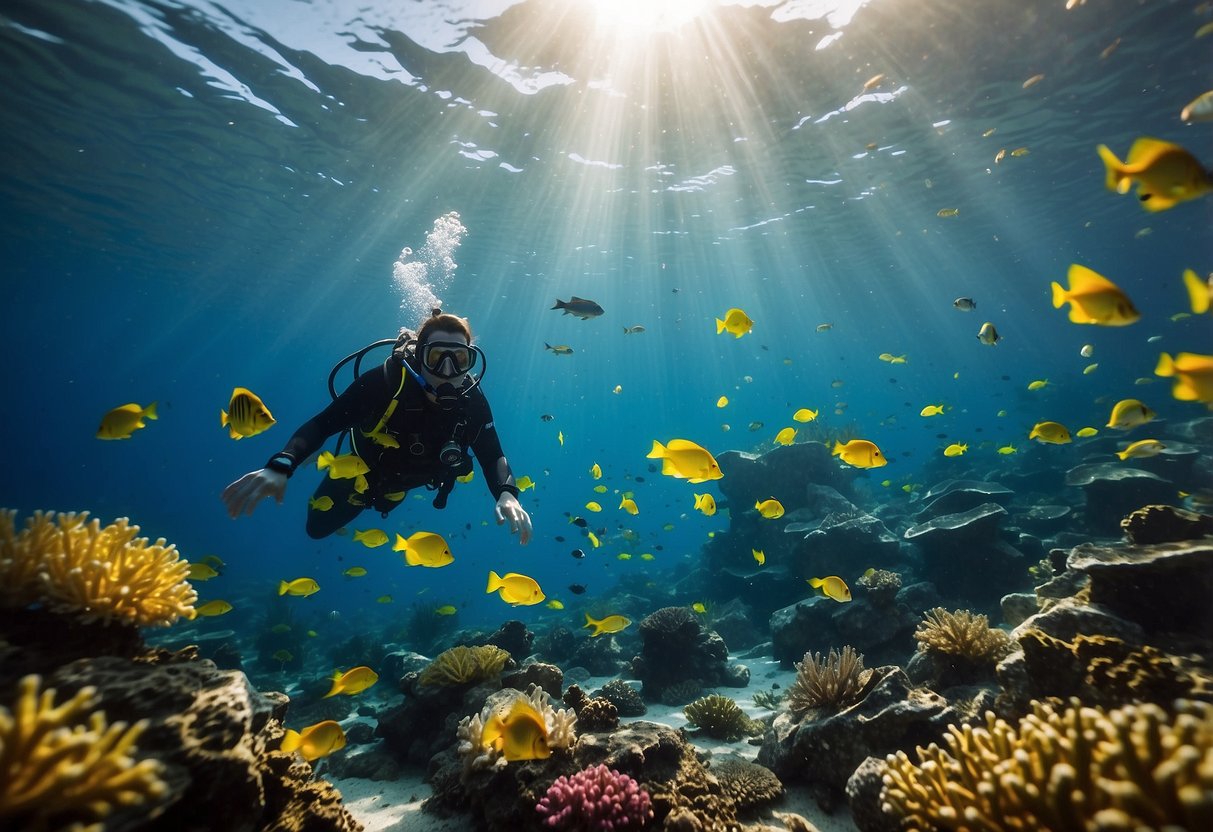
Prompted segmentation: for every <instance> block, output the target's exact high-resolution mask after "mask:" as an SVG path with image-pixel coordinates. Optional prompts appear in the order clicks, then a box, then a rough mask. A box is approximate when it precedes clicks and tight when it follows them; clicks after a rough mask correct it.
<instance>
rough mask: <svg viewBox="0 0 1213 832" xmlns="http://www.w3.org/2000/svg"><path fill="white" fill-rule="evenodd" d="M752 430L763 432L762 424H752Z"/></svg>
mask: <svg viewBox="0 0 1213 832" xmlns="http://www.w3.org/2000/svg"><path fill="white" fill-rule="evenodd" d="M750 430H762V422H750Z"/></svg>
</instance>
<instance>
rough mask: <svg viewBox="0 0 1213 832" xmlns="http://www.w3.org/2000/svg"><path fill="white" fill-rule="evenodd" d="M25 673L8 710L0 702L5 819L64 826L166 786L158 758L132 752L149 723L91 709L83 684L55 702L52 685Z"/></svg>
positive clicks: (0, 803) (0, 819) (0, 797)
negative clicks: (108, 718) (117, 719)
mask: <svg viewBox="0 0 1213 832" xmlns="http://www.w3.org/2000/svg"><path fill="white" fill-rule="evenodd" d="M41 685H42V679H41V677H39V676H36V675H30V676H26V677H24V678H22V679H21V682H20V683H19V690H20V694H19V697H18V700H17V703H16V705H15V707H14V708H13V710H12V711H11V712H10V711H9V710H8V709H6V708H3V707H0V826H3V827H5V828H11V829H30V830H36V829H48V828H60V827H61V826H63V825H64V824H65V823H66V822H69V821H73V820H99V819H102V818H105V817H106V816H107V815H109V813H110V812H111V811H113V809H115V808H116V807H119V806H134V805H139V804H142V803H144V802H146V801H147V800H151V799H155V798H157V797H160V796H161V795H163V794H164V793H165V791H166V786H165V784H164V782H163V781H162V780H161V779H160V777H159V774H160V772H161V770H162V766H161V764H160V763H159V762H157V761H155V760H142V761H136V760H135V759H134V758H133V757H132V756H131V753H132V752H133V751H134V745H135V741H136V740H137V739H138V738H139V735H140V734H141V733H142V732H143V730H144V728H145V727H146V722H138V723H136V724H134V725H129V726H128V725H127V724H126V723H124V722H115V723H114V724H113V725H110V724H108V723H107V722H106V719H105V714H104V713H103V712H101V711H92V712H91V713H89V711H90V709H91V708H92V707H93V705H94V702H95V694H96V691H95V689H94V688H91V687H86V688H83V689H81V690H80V691H79V692H78V693H77V694H76V695H75V696H74V697H72V698H71V699H69V700H68V701H67V702H64V703H63V704H62V705H59V706H58V707H56V706H55V704H54V700H55V691H54V690H45V691H42V692H41V693H39V688H40V687H41Z"/></svg>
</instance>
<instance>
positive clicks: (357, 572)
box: [341, 566, 366, 578]
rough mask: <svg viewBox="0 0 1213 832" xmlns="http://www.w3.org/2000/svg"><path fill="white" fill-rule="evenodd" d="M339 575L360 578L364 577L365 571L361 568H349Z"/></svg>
mask: <svg viewBox="0 0 1213 832" xmlns="http://www.w3.org/2000/svg"><path fill="white" fill-rule="evenodd" d="M341 574H342V575H345V576H346V577H347V578H361V577H363V576H365V575H366V569H365V567H362V566H351V567H350V568H349V569H347V570H345V571H344V572H342V573H341Z"/></svg>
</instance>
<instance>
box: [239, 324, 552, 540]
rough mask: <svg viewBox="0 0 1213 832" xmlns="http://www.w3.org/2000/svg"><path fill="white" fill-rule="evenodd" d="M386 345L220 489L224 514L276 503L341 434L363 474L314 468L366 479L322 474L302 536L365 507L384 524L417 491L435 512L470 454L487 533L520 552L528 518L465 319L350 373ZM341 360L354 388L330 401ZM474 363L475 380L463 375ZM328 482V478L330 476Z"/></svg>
mask: <svg viewBox="0 0 1213 832" xmlns="http://www.w3.org/2000/svg"><path fill="white" fill-rule="evenodd" d="M391 343H393V342H392V341H391V340H387V341H376V342H375V343H374V344H371V345H369V346H367V347H365V348H364V349H362V350H361V351H359V352H357V353H354V354H353V355H350V356H347V357H346V358H345V359H343V360H342V361H341V362H339V363H338V364H337V366H336V367H334V368H333V372H332V373H331V374H330V376H329V392H330V393H332V394H333V396H334V398H333V403H332V404H330V405H329V406H328V407H326V408H325V409H324V410H323V411H322V412H320V413H319V414H317V415H316V416H314V417H313V418H312V419H310V420H309V421H307V422H306V423H304V424H303V426H302V427H300V428H299V430H297V431H295V434H294V436H292V437H291V438H290V441H288V442H287V443H286V447H285V448H283V449H282V451H280V452H279V453H276V454H274V455H273V456H272V457H271V458H270V460H269V462H267V463H266V464H265V467H264V468H261V469H259V470H257V471H252V472H250V473H248V474H245V475H244V476H243V477H241V478H240V479H238V480H236V481H235V482H234V483H232V484H231V485H229V486H228V487H227V488H225V489H224V491H223V497H222V499H223V502H224V504H225V505H226V506H227V511H228V515H229V516H231V517H232V518H236V517H239V516H240V515H241V514H252V513H253V508H254V507H256V505H257V503H258V502H260V501H261V500H262V499H264V498H265V497H270V496H272V497H274V498H275V499H276V500H277V501H278V503H279V504H281V503H282V499H283V496H284V495H285V493H286V481H287V480H288V479H289V478H290V476H291V475H292V474H293V473H294V472H295V469H296V468H298V467H299V465H300V464H301V463H302V462H303V461H304V460H306V459H308V458H309V457H310V456H311V455H312V454H313V453H315V452H316V451H317V450H319V449H320V446H321V445H322V444H324V442H325V440H326V439H328V437H330V436H332V435H333V434H335V433H340V432H342V431H348V432H349V438H350V446H351V447H350V451H351V452H352V454H354V455H356V457H357V458H358V459H361V460H362V462H364V463H365V466H359V465H358V464H357V459H353V458H351V457H349V456H345V457H336V458H335V459H330V458H329V456H328V455H322V457H321V462H322V463H325V464H327V463H328V462H335V463H337V464H338V466H341V467H344V465H346V464H352V465H353V466H355V467H357V468H361V467H366V468H368V469H369V470H367V471H366V472H365V474H364V475H348V476H342V477H341V478H334V477H333V476H330V475H326V476H325V477H324V479H323V480H321V482H320V485H319V487H317V489H316V492H315V494H314V495H313V497H312V498H311V499H310V500H309V501H308V512H307V533H308V535H309V536H310V537H313V538H322V537H327V536H328V535H330V534H332V533H333V532H335V531H336V530H337V529H339V528H341V527H342V526H344V525H346V524H347V523H349V522H350V521H352V520H353V519H354V518H355V517H357V516H358V515H359V514H360V513H361V512H362V511H363V509H366V508H373V509H375V510H376V511H378V512H379V513H380V514H381V515H382V516H384V517H387V515H388V512H390V511H391V510H392V509H394V508H395V507H396V506H398V505H400V503H401V501H402V500H404V496H405V493H406V492H408V491H409V490H411V489H414V488H419V487H422V486H424V487H426V488H428V489H430V490H431V491H434V492H436V493H435V496H434V507H435V508H439V509H441V508H445V507H446V501H447V496H448V495H449V494H450V492H451V489H452V488H453V487H454V485H455V478H456V477H460V476H464V475H467V474H470V473H471V472H472V461H471V459H470V458H469V457H468V454H467V450H468V448H471V450H472V451H473V452H474V453H475V455H476V460H477V461H478V462H479V463H480V469H481V471H483V473H484V478H485V482H486V483H487V484H488V487H489V491H490V492H492V494H493V497H494V498H495V499H496V501H497V506H496V511H495V513H496V517H497V525H501V524H502V523H506V522H508V523H509V524H510V533H511V534H517V535H518V542H519V543H521V544H522V545H524V546H525V545H526V544H527V543H529V542H530V540H531V518H530V515H528V514H527V513H526V510H525V509H523V508H522V505H521V504H520V503H519V502H518V493H519V492H518V487H517V486H516V485H515V484H514V476H513V474H512V473H511V472H510V466H509V463H508V462H506V459H505V455H504V454H503V453H502V450H501V440H500V439H498V437H497V429H496V428H495V427H493V414H492V411H490V409H489V403H488V399H486V398H485V396H484V393H483V392H482V391H481V389H480V381H481V379H483V378H484V371H485V365H486V364H487V361H486V359H485V355H484V351H483V350H481V349H480V348H479V347H476V346H473V345H472V330H471V327H469V326H468V323H467V321H466V320H465V319H463V318H460V317H458V316H456V315H450V314H444V313H443V312H442V310H441V309H435V310H433V312H432V313H431V315H430V317H429V318H427V319H426V320H425V321H424V322H423V323H422V324H421V327H420V328H419V329H418V330H417V333H416V335H413V333H411V332H409V331H408V330H407V329H405V330H401V332H400V336H399V337H398V338H397V339H396V340H395V346H394V347H393V349H392V355H391V356H390V357H389V358H388V359H387V360H386V361H385V362H384V363H383V366H382V367H377V368H375V369H373V370H369V371H367V372H366V373H362V374H361V375H359V374H358V369H359V362H360V360H361V358H362V356H364V355H365V354H366V353H367V352H368V351H369V350H371V349H372V348H374V347H376V346H379V345H381V344H391ZM350 360H353V361H354V375H355V380H354V383H353V384H351V385H350V386H349V388H347V389H346V391H345V392H344V393H342V394H341V395H340V396H337V395H336V390H335V389H334V387H333V378H334V377H335V376H336V374H337V371H338V370H339V369H341V367H342V366H343V365H344V364H346V363H347V362H348V361H350ZM477 361H479V363H480V373H479V375H477V376H472V375H470V373H471V371H472V370H473V368H475V366H476V364H477ZM338 449H340V440H339V441H338ZM336 473H337V471H333V470H330V474H336ZM347 473H348V472H347ZM326 498H327V499H326Z"/></svg>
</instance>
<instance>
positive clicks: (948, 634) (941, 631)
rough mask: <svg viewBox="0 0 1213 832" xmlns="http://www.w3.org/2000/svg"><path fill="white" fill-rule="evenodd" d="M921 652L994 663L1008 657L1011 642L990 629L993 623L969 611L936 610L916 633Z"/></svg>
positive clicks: (995, 629)
mask: <svg viewBox="0 0 1213 832" xmlns="http://www.w3.org/2000/svg"><path fill="white" fill-rule="evenodd" d="M914 638H916V639H918V649H919V650H920V651H922V652H928V651H934V652H936V653H946V654H947V655H949V656H956V657H959V658H962V659H967V660H968V661H971V662H976V663H986V662H995V661H997V660H998V659H1000V658H1002V657H1003V656H1005V655H1006V654H1007V652H1008V651H1009V650H1010V647H1011V638H1010V636H1008V635H1007V634H1006V633H1005V632H1003V631H1002V630H999V629H997V628H991V627H990V620H989V619H988V618H986V617H985V616H984V615H976V614H974V613H972V612H970V611H969V610H957V611H956V612H948V611H947V610H945V609H944V608H943V607H935V608H934V609H932V610H929V611H928V612H927V615H926V618H925V619H923V621H922V623H921V624H919V625H918V629H917V630H915V631H914Z"/></svg>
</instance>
